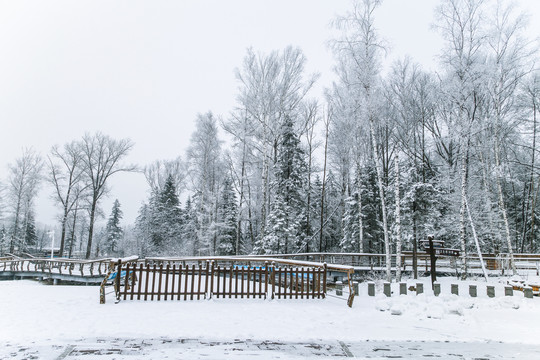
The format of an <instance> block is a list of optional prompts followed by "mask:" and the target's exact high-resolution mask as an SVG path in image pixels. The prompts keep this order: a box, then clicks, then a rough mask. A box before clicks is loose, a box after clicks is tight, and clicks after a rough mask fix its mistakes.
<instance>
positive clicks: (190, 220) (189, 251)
mask: <svg viewBox="0 0 540 360" xmlns="http://www.w3.org/2000/svg"><path fill="white" fill-rule="evenodd" d="M182 224H183V228H182V236H183V237H184V239H185V241H186V250H185V254H186V255H193V256H198V255H200V252H199V250H200V244H199V241H198V237H197V229H198V227H199V226H198V217H197V212H196V211H195V208H194V206H193V201H192V200H191V197H188V198H187V200H186V205H185V206H184V211H183V220H182Z"/></svg>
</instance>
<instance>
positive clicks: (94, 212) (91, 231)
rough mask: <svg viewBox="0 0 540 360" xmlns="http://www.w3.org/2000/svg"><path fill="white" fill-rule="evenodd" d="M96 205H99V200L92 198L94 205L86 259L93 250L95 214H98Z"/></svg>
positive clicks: (91, 210) (89, 226) (91, 211)
mask: <svg viewBox="0 0 540 360" xmlns="http://www.w3.org/2000/svg"><path fill="white" fill-rule="evenodd" d="M96 205H97V200H96V199H95V197H94V199H93V200H92V206H91V208H90V222H89V224H88V243H87V245H86V256H85V258H86V259H90V254H91V253H90V252H91V251H92V237H93V235H94V221H95V216H96Z"/></svg>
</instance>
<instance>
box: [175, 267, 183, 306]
mask: <svg viewBox="0 0 540 360" xmlns="http://www.w3.org/2000/svg"><path fill="white" fill-rule="evenodd" d="M183 274H184V267H183V266H182V264H180V265H179V266H178V297H177V298H176V300H180V295H181V294H182V275H183Z"/></svg>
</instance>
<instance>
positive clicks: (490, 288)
mask: <svg viewBox="0 0 540 360" xmlns="http://www.w3.org/2000/svg"><path fill="white" fill-rule="evenodd" d="M486 292H487V296H488V297H490V298H492V297H495V286H493V285H488V286H487V287H486Z"/></svg>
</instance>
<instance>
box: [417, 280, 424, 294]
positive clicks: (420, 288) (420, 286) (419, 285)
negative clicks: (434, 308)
mask: <svg viewBox="0 0 540 360" xmlns="http://www.w3.org/2000/svg"><path fill="white" fill-rule="evenodd" d="M423 293H424V284H423V283H416V295H420V294H423Z"/></svg>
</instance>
